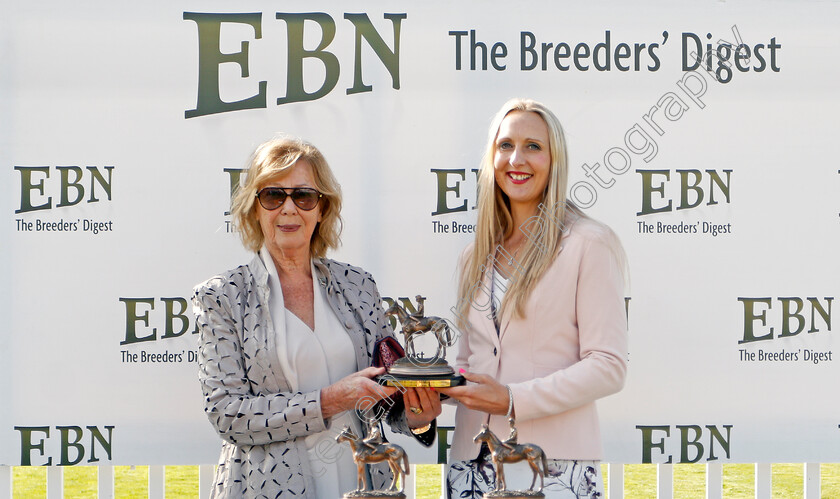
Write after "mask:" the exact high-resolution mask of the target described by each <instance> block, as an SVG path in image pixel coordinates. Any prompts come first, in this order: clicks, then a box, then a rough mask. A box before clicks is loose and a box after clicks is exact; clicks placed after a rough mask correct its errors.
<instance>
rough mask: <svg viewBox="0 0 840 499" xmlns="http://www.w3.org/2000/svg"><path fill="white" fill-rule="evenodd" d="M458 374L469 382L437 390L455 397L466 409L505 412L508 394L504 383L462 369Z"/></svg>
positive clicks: (490, 412)
mask: <svg viewBox="0 0 840 499" xmlns="http://www.w3.org/2000/svg"><path fill="white" fill-rule="evenodd" d="M460 374H461V376H463V377H465V378H467V381H470V382H471V383H469V384H466V385H461V386H453V387H451V388H437V391H439V392H440V393H443V394H445V395H449V396H450V397H452V398H454V399H456V400H457V401H458V402H460V403H461V404H463V405H464V406H465V407H466V408H467V409H472V410H474V411H481V412H486V413H488V414H502V415H504V414H507V411H508V405H509V404H510V396H509V394H508V389H507V387H506V386H505V385H503V384H501V383H499V382H498V381H496V380H495V379H493V378H492V377H490V376H488V375H486V374H473V373H470V372H467V371H463V370H462V371H461V373H460Z"/></svg>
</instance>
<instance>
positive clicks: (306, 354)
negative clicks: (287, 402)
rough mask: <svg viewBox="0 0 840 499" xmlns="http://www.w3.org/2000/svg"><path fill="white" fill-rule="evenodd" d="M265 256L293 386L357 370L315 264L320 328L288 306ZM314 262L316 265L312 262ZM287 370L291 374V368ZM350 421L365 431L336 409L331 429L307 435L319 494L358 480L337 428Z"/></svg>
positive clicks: (314, 385)
mask: <svg viewBox="0 0 840 499" xmlns="http://www.w3.org/2000/svg"><path fill="white" fill-rule="evenodd" d="M260 257H261V258H262V260H263V262H264V263H265V266H266V269H268V274H269V278H268V286H269V308H270V313H271V318H272V322H274V329H275V334H276V342H275V344H276V345H277V356H278V357H279V358H280V361H281V364H282V367H283V371H284V374H286V377H287V378H288V379H289V384H290V386H291V387H292V390H295V391H302V392H308V391H313V390H318V389H320V388H324V387H326V386H328V385H331V384H333V383H335V382H336V381H339V380H340V379H342V378H344V377H345V376H347V375H349V374H352V373H354V372H356V371H357V370H358V368H357V366H356V356H355V355H354V353H353V352H354V349H353V342H352V341H351V340H350V337H349V336H348V335H347V331H346V330H345V329H344V326H343V325H342V324H341V322H339V320H338V317H336V315H335V312H334V311H333V310H332V308H331V307H330V304H329V302H328V301H327V296H326V290H325V289H324V287H323V286H320V285H319V284H318V279H317V278H316V277H315V276H317V274H316V273H315V268H314V266H312V269H311V271H312V276H313V279H312V288H313V289H312V291H313V306H314V312H315V314H314V315H315V330H314V331H313V330H311V329H309V326H307V325H306V323H305V322H303V321H302V320H301V319H300V318H299V317H298V316H296V315H295V314H293V313H292V312H290V311H289V310H288V309H286V307H285V305H284V303H283V291H282V287H281V284H280V278H279V276H278V273H277V269H276V268H275V266H274V260H273V259H272V258H271V255H270V254H269V253H268V250H267V249H266V248H265V247H263V248H262V250H261V251H260ZM310 265H312V264H311V263H310ZM287 370H288V373H286V371H287ZM345 425H349V426H350V428H351V429H353V431H354V433H355V434H356V435H361V422H360V421H359V420H358V418H356V417H354V415H353V414H352V413H350V412H342V413H340V414H336V415H335V416H333V417H332V418H331V422H329V423H328V428H333V429H332V430H331V429H327V430H324V431H322V432H319V433H314V434H312V435H309V436H307V437H306V438H305V442H306V448H307V450H308V452H309V464H310V466H311V468H312V474H313V475H314V477H315V483H316V484H317V490H316V491H315V492H316V493H317V494H318V497H319V498H329V499H335V498H336V497H340V496H341V495H342V494H343V493H345V492H349V491H351V490H354V489H355V488H356V485H357V474H356V465H355V463H354V462H353V453H352V452H351V450H350V447H349V446H348V445H346V444H337V443H336V441H335V435H337V431H338V430H339V429H341V428H342V427H344V426H345Z"/></svg>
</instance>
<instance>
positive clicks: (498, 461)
mask: <svg viewBox="0 0 840 499" xmlns="http://www.w3.org/2000/svg"><path fill="white" fill-rule="evenodd" d="M508 421H509V422H510V437H509V438H508V439H507V440H504V441H502V440H501V439H499V437H497V436H496V435H495V434H494V433H493V432H492V431H490V428H488V427H487V425H486V424H484V425H481V431H480V432H479V433H478V435H476V436H475V438H474V439H473V441H474V442H476V443H478V442H481V443H483V444H487V448H488V449H489V450H490V458H491V459H492V460H493V467H494V468H495V469H496V488H495V489H493V490H491V491H488V492H486V493H485V494H484V497H487V498H492V497H504V498H505V499H534V498H543V497H545V494H543V492H542V489H543V486H544V485H545V475H546V473H548V460H547V459H546V458H545V452H543V450H542V449H541V448H540V447H538V446H536V445H534V444H520V443H517V441H516V421H515V420H514V419H513V418H510V419H509V420H508ZM526 460H527V461H528V466H530V467H531V471H532V472H533V473H534V478H533V479H532V480H531V486H530V487H528V490H507V484H506V483H505V470H504V464H505V463H518V462H520V461H526ZM537 477H539V478H540V487H539V489H537V490H534V487H535V486H536V484H537Z"/></svg>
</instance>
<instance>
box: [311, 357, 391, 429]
mask: <svg viewBox="0 0 840 499" xmlns="http://www.w3.org/2000/svg"><path fill="white" fill-rule="evenodd" d="M381 374H385V368H384V367H368V368H367V369H362V370H361V371H358V372H355V373H353V374H351V375H349V376H347V377H345V378H342V379H340V380H338V381H336V382H335V383H333V384H331V385H330V386H327V387H325V388H322V389H321V415H322V416H323V418H324V419H327V418H331V417H333V416H334V415H336V414H338V413H340V412H344V411H349V410H351V409H359V410H361V411H362V412H364V411H365V410H367V409H369V408H370V407H372V406H373V404H375V403H376V402H379V401H380V400H382V399H384V398H386V397H390V396H391V395H393V394H394V393H396V392H397V389H396V387H392V386H382V385H380V384H379V383H377V382H376V381H373V379H372V378H374V377H375V376H379V375H381Z"/></svg>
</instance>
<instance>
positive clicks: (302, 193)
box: [257, 187, 323, 211]
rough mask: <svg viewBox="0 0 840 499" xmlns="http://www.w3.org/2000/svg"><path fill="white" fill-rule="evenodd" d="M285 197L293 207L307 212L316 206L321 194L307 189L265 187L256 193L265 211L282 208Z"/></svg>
mask: <svg viewBox="0 0 840 499" xmlns="http://www.w3.org/2000/svg"><path fill="white" fill-rule="evenodd" d="M287 196H291V197H292V202H293V203H295V206H297V207H298V208H300V209H301V210H304V211H309V210H312V209H314V208H315V207H316V206H317V205H318V200H319V199H321V196H323V194H321V193H320V192H318V191H316V190H315V189H310V188H308V187H265V188H263V189H260V191H259V192H257V199H259V200H260V205H261V206H262V207H263V208H265V209H266V210H276V209H277V208H279V207H281V206H283V203H285V202H286V197H287Z"/></svg>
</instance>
